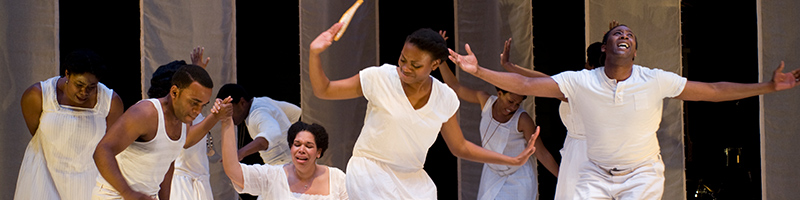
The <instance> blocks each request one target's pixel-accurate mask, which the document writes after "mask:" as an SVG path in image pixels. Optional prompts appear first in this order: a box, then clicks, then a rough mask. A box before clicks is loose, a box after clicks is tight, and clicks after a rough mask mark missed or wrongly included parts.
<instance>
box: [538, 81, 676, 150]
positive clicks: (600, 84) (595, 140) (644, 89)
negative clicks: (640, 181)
mask: <svg viewBox="0 0 800 200" xmlns="http://www.w3.org/2000/svg"><path fill="white" fill-rule="evenodd" d="M604 69H605V68H604V67H600V68H596V69H593V70H582V71H577V72H574V71H569V72H563V73H560V74H557V75H555V76H552V78H553V80H555V81H556V83H558V87H559V89H560V90H561V92H562V93H563V94H564V96H565V97H567V98H568V99H569V104H570V106H571V108H572V111H573V112H574V113H580V115H575V116H572V117H573V119H577V120H581V122H582V124H583V130H585V133H586V141H587V147H588V157H589V159H590V160H592V161H594V162H596V163H599V164H605V165H626V164H635V163H638V162H641V161H644V160H645V159H646V158H650V156H653V155H655V154H658V153H659V146H658V139H657V137H656V130H658V126H659V123H660V122H661V112H662V109H663V100H664V98H671V97H675V96H678V95H680V94H681V92H683V88H684V86H686V78H684V77H681V76H678V75H677V74H675V73H672V72H666V71H663V70H660V69H649V68H645V67H642V66H639V65H633V67H632V71H631V76H630V77H629V78H628V79H626V80H624V81H619V82H618V81H616V80H614V79H609V78H608V77H607V76H606V75H605V72H604ZM575 125H578V124H575Z"/></svg>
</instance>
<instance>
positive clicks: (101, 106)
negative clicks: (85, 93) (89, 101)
mask: <svg viewBox="0 0 800 200" xmlns="http://www.w3.org/2000/svg"><path fill="white" fill-rule="evenodd" d="M113 97H114V90H112V89H110V88H108V87H106V85H105V84H103V83H97V105H96V106H95V111H96V112H101V113H103V116H108V111H109V110H111V98H113Z"/></svg>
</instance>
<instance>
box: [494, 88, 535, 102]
mask: <svg viewBox="0 0 800 200" xmlns="http://www.w3.org/2000/svg"><path fill="white" fill-rule="evenodd" d="M494 89H497V91H500V93H503V94H506V93H511V94H516V95H519V96H522V100H525V99H527V98H528V95H521V94H517V93H513V92H509V91H508V90H504V89H501V88H499V87H497V86H494Z"/></svg>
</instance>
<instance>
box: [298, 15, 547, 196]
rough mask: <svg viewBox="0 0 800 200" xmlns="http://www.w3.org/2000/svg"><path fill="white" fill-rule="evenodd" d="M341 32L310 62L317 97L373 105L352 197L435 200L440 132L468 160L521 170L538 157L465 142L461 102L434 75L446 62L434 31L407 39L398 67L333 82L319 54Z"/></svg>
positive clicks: (317, 45) (357, 152)
mask: <svg viewBox="0 0 800 200" xmlns="http://www.w3.org/2000/svg"><path fill="white" fill-rule="evenodd" d="M340 28H341V24H340V23H337V24H334V25H333V26H332V27H331V28H330V29H328V30H327V31H325V32H323V33H321V34H320V35H319V36H318V37H317V38H316V39H315V40H314V41H313V42H311V45H310V48H309V50H310V52H309V61H308V63H309V78H310V80H311V86H312V89H313V90H314V95H315V96H316V97H318V98H321V99H331V100H337V99H353V98H358V97H362V96H363V97H364V98H366V99H367V101H368V104H367V111H366V117H365V120H364V126H363V127H362V129H361V134H360V135H359V137H358V140H357V141H356V144H355V146H354V148H353V156H352V157H351V158H350V161H349V162H348V164H347V174H348V175H347V190H348V194H349V195H350V197H352V198H354V199H435V198H436V197H437V194H436V185H435V184H434V183H433V181H432V180H431V179H430V177H429V176H428V174H427V173H426V172H425V170H423V169H422V168H423V164H424V163H425V156H426V155H427V151H428V149H429V148H430V147H431V145H433V142H434V141H435V140H436V137H437V135H438V133H439V132H440V131H441V133H442V137H443V138H444V140H445V142H446V143H447V146H448V148H449V149H450V151H451V152H452V153H453V155H455V156H457V157H460V158H463V159H467V160H472V161H477V162H483V163H494V164H503V165H515V166H519V165H522V164H524V163H525V162H527V160H528V157H530V156H531V154H533V152H534V147H533V142H529V143H528V144H529V145H527V146H526V147H525V149H524V150H523V151H522V152H521V153H520V154H519V155H518V156H516V157H510V156H506V155H503V154H500V153H497V152H493V151H489V150H486V149H484V148H481V147H480V146H478V145H475V144H473V143H471V142H469V141H467V140H466V139H464V136H463V135H462V133H461V128H460V127H459V125H458V121H457V119H456V115H455V113H456V111H457V109H458V106H459V101H458V97H457V96H456V94H455V92H453V90H452V89H450V88H449V87H447V86H446V85H445V84H443V83H441V82H439V81H438V80H436V79H435V78H433V77H432V76H430V73H431V71H433V70H436V69H437V68H438V67H439V66H440V64H444V62H445V59H447V55H448V49H447V45H446V43H445V42H444V39H443V38H442V37H441V36H440V35H439V34H438V33H436V32H435V31H433V30H431V29H420V30H418V31H416V32H414V33H412V34H411V35H409V36H408V37H407V38H406V41H405V44H404V45H403V50H402V52H401V53H400V58H399V59H398V65H397V66H395V65H391V64H384V65H382V66H379V67H368V68H366V69H364V70H362V71H361V72H359V74H356V75H354V76H352V77H350V78H346V79H342V80H335V81H330V80H329V79H328V77H327V76H326V75H325V72H324V71H323V67H322V63H321V59H320V54H321V53H322V52H323V51H325V49H327V48H328V47H329V46H330V45H331V44H332V43H333V36H334V35H335V34H336V33H337V32H339V29H340ZM535 138H536V136H534V137H532V139H531V141H532V140H535Z"/></svg>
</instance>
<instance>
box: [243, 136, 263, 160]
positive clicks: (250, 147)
mask: <svg viewBox="0 0 800 200" xmlns="http://www.w3.org/2000/svg"><path fill="white" fill-rule="evenodd" d="M267 148H269V141H267V139H264V137H256V139H253V141H252V142H250V143H247V145H244V146H243V147H242V148H241V149H239V151H237V155H238V157H239V160H238V161H242V159H244V157H247V156H249V155H250V154H254V153H256V152H258V151H263V150H267Z"/></svg>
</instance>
